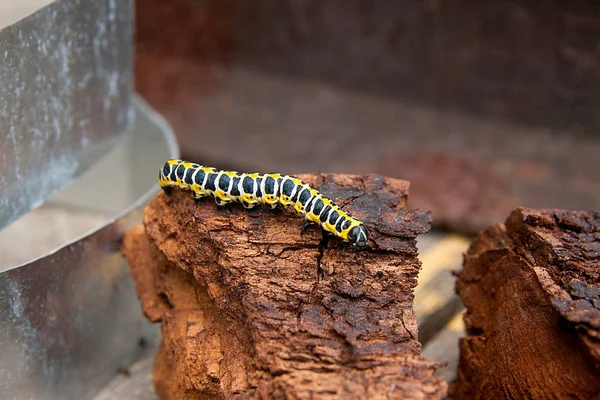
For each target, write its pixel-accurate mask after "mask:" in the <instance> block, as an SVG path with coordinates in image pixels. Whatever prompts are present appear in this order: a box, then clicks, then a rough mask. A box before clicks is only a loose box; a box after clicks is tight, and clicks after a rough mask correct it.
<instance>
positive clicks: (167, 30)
mask: <svg viewBox="0 0 600 400" xmlns="http://www.w3.org/2000/svg"><path fill="white" fill-rule="evenodd" d="M136 21H137V26H138V28H137V40H138V44H139V45H138V51H140V52H141V53H143V54H147V53H154V54H156V52H160V53H161V54H162V55H166V56H174V57H190V58H193V59H194V60H195V61H196V63H197V64H202V63H212V62H234V63H236V64H237V65H243V66H246V67H250V68H254V69H257V70H260V71H264V72H266V73H267V74H270V75H280V76H284V77H291V78H292V79H314V80H319V81H326V82H330V83H333V84H335V85H340V86H342V87H345V88H350V89H352V90H357V89H358V90H361V91H368V92H374V93H380V94H383V95H385V96H393V97H397V96H400V97H404V98H407V99H410V100H414V101H419V102H421V101H423V102H426V103H429V104H432V105H436V106H442V107H450V108H457V109H461V110H468V111H473V112H478V113H482V114H485V115H490V116H498V117H501V118H503V119H505V118H507V119H510V120H513V121H522V122H527V123H536V124H542V125H548V124H550V125H551V126H554V125H557V124H558V125H563V126H565V125H571V124H578V125H583V126H586V125H589V128H590V129H588V130H589V131H593V127H595V128H597V127H598V126H600V119H599V117H598V113H597V112H596V110H598V108H600V91H598V90H597V88H598V87H599V86H600V55H599V54H598V52H597V42H598V40H600V9H598V7H596V6H595V5H593V2H589V1H582V0H576V1H569V2H567V1H555V2H548V1H545V2H536V1H526V2H507V1H503V0H486V1H479V2H473V1H468V0H461V1H457V2H443V1H428V2H414V1H407V0H404V1H394V0H366V1H365V0H333V1H328V2H322V1H320V0H303V1H292V0H283V1H282V0H260V1H253V2H247V1H242V0H227V1H223V0H176V1H171V2H160V1H156V0H142V1H139V2H137V13H136ZM190 72H191V71H190ZM194 75H196V76H201V75H202V70H200V71H198V74H194ZM205 78H206V79H207V80H210V76H207V77H205ZM192 79H194V77H193V76H192ZM151 80H152V75H146V76H144V77H141V76H139V77H138V82H140V81H143V82H149V81H151ZM142 93H144V92H143V91H142Z"/></svg>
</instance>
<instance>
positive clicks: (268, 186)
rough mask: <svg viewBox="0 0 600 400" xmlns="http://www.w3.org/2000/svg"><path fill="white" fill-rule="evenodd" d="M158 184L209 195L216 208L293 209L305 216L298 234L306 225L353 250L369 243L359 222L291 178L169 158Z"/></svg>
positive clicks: (312, 189) (167, 191) (316, 192)
mask: <svg viewBox="0 0 600 400" xmlns="http://www.w3.org/2000/svg"><path fill="white" fill-rule="evenodd" d="M158 184H159V186H160V187H161V188H162V189H163V190H164V191H165V192H166V193H167V194H169V193H170V191H171V189H172V188H173V187H179V188H180V189H184V190H191V191H192V192H193V197H194V199H196V200H200V199H201V198H203V197H205V196H212V197H214V199H215V202H216V203H217V205H219V206H224V205H226V204H229V203H232V202H239V203H241V204H242V205H243V206H244V207H245V208H248V209H249V208H253V207H254V206H256V205H257V204H265V205H268V206H271V208H276V207H277V206H278V205H281V206H284V207H293V208H294V209H295V210H296V212H297V213H298V214H301V215H304V217H305V223H304V225H303V226H302V230H301V232H300V234H303V233H304V230H305V228H306V227H307V226H308V225H310V224H318V225H320V226H321V228H322V230H323V235H324V238H325V235H326V234H327V233H329V234H332V235H334V236H337V237H339V238H341V239H342V240H343V241H345V242H350V243H352V244H353V245H354V246H357V247H364V246H366V245H367V241H368V240H369V236H368V233H367V229H366V228H365V226H364V225H363V223H362V222H360V221H359V220H357V219H355V218H353V217H352V216H351V215H350V214H349V213H347V212H345V211H344V210H342V209H341V208H340V207H338V206H337V205H336V204H334V203H333V201H332V200H331V199H328V198H327V197H325V196H323V195H322V194H321V193H319V192H318V191H317V190H316V189H315V188H313V187H312V186H311V185H309V184H308V183H305V182H303V181H302V180H300V179H298V178H296V177H294V176H290V175H282V174H258V173H249V174H246V173H239V172H236V171H224V170H220V169H217V168H212V167H207V166H203V165H199V164H195V163H191V162H188V161H183V160H177V159H171V160H168V161H167V162H166V163H165V164H164V166H163V167H162V168H161V169H160V172H159V176H158Z"/></svg>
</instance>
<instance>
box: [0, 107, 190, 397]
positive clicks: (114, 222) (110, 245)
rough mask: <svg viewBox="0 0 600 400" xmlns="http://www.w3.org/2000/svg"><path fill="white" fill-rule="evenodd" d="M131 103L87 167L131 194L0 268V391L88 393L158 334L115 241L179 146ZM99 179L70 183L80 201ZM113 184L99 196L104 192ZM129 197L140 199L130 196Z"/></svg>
mask: <svg viewBox="0 0 600 400" xmlns="http://www.w3.org/2000/svg"><path fill="white" fill-rule="evenodd" d="M136 104H137V113H136V122H135V127H134V129H133V131H132V132H131V133H130V134H128V135H127V137H126V140H123V141H122V142H121V143H119V145H118V146H117V148H116V149H115V150H114V151H113V152H112V153H111V154H109V155H108V156H107V158H108V159H107V160H103V161H106V162H101V163H99V164H98V165H97V166H94V167H92V169H90V173H99V174H100V175H101V176H104V177H109V178H110V179H108V178H107V179H105V181H106V182H105V183H107V184H109V185H110V184H112V185H114V186H115V187H120V188H122V187H128V188H129V196H124V197H121V198H120V199H121V200H122V201H123V202H126V204H124V205H123V208H122V210H123V211H121V212H120V213H119V214H118V215H116V216H115V217H113V218H111V219H109V220H108V221H106V224H105V225H104V226H103V227H101V228H100V229H98V230H96V231H95V232H92V233H90V234H88V235H84V236H83V237H81V238H79V239H75V240H74V241H73V242H72V243H71V244H69V245H67V246H65V247H62V248H60V249H58V250H56V251H55V252H53V253H52V254H50V255H47V256H45V257H41V258H38V259H37V260H35V261H32V262H31V263H29V264H25V265H21V266H18V267H14V268H12V269H9V270H7V271H5V272H4V273H0V397H1V398H2V399H25V398H31V399H41V398H44V399H85V398H90V397H92V396H93V395H94V394H95V393H96V392H98V390H99V389H101V388H102V387H103V386H104V385H106V384H107V383H108V382H109V381H110V380H111V379H112V378H114V377H115V375H116V374H117V370H118V369H119V368H120V367H126V366H128V365H130V364H131V362H132V361H134V360H135V358H136V357H137V356H138V355H139V354H140V353H141V351H142V347H143V346H142V344H143V343H144V342H146V343H149V342H151V341H152V340H153V338H154V337H155V335H156V330H155V329H156V328H152V327H151V326H150V325H149V324H148V323H147V322H146V320H145V319H144V317H143V316H142V313H141V309H140V306H139V302H138V301H137V299H136V296H135V292H134V290H133V283H132V281H131V279H130V275H129V270H128V266H127V263H126V261H125V259H124V258H123V257H122V256H121V255H120V254H119V247H120V240H121V237H122V234H123V233H124V232H125V231H126V230H128V229H129V228H131V227H132V226H133V225H134V224H137V223H140V221H141V211H142V210H141V208H142V206H143V205H144V204H146V202H147V201H148V200H149V199H150V198H151V197H152V196H154V195H155V193H156V192H157V191H158V187H157V185H156V176H155V175H156V174H155V170H157V163H158V165H160V164H161V163H162V161H161V160H164V159H166V158H169V157H176V156H177V155H178V151H177V148H176V144H175V141H174V138H173V135H172V133H171V131H170V129H169V127H168V126H167V125H166V123H164V121H163V120H162V119H160V118H158V117H157V116H156V115H152V112H151V111H150V110H149V109H148V108H147V106H146V105H144V104H143V103H140V102H136ZM114 154H116V156H114V157H112V158H111V156H112V155H114ZM119 154H120V155H119ZM124 154H125V155H127V156H125V157H124V156H123V155H124ZM95 168H101V169H103V170H100V171H94V169H95ZM132 182H135V184H131V183H132ZM97 184H99V182H98V181H96V180H91V179H86V178H85V177H82V178H81V179H79V180H77V181H76V182H74V184H73V188H69V189H68V190H74V191H75V192H77V193H80V198H79V199H78V202H80V203H82V204H85V203H86V201H87V200H90V199H91V198H93V197H96V196H97V194H96V193H95V192H94V191H93V190H86V189H89V188H91V187H93V186H95V185H97ZM149 188H151V189H150V190H149ZM72 193H74V192H72ZM110 193H111V192H110V191H107V192H106V193H105V194H104V196H103V198H104V199H108V200H107V201H110V199H111V194H110ZM129 197H133V198H135V199H137V201H135V202H134V203H133V204H132V203H131V202H127V201H128V200H129ZM117 198H119V197H117ZM56 201H57V202H60V201H61V197H60V196H57V200H56ZM17 239H20V240H22V241H27V237H22V238H17ZM17 241H18V240H17Z"/></svg>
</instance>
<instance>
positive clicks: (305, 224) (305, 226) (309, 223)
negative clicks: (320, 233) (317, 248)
mask: <svg viewBox="0 0 600 400" xmlns="http://www.w3.org/2000/svg"><path fill="white" fill-rule="evenodd" d="M313 224H314V222H312V221H308V220H306V221H304V225H302V229H301V230H300V236H302V235H304V231H305V230H306V228H308V227H309V226H311V225H313Z"/></svg>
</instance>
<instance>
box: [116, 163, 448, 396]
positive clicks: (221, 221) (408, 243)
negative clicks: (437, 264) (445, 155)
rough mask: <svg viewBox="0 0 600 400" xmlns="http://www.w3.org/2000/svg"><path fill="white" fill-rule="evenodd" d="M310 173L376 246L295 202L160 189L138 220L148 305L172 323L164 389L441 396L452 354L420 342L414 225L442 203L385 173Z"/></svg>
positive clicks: (133, 235) (131, 252) (135, 257)
mask: <svg viewBox="0 0 600 400" xmlns="http://www.w3.org/2000/svg"><path fill="white" fill-rule="evenodd" d="M299 177H300V178H301V179H303V180H305V181H307V182H309V183H312V184H313V185H315V186H320V188H319V190H320V191H321V192H322V193H323V194H324V195H326V196H328V197H330V198H331V199H333V200H334V201H336V202H337V204H339V205H340V206H341V207H343V208H344V209H345V210H347V211H350V212H351V213H352V215H353V216H354V217H356V218H358V219H361V220H362V221H363V222H364V223H365V225H366V227H367V228H368V230H369V234H370V239H371V240H370V242H369V245H368V248H367V249H366V250H356V249H355V248H353V247H352V246H344V245H343V244H342V243H341V242H340V241H339V240H337V239H335V238H332V239H331V240H330V241H329V243H328V245H327V247H326V248H324V249H320V248H319V242H320V240H321V232H320V229H319V228H317V227H314V228H311V227H309V228H308V229H307V231H306V232H305V234H304V235H303V236H300V229H301V227H302V224H303V219H302V218H300V217H299V216H298V215H296V214H295V213H294V212H292V211H290V210H271V209H269V208H264V207H257V208H255V209H252V210H245V209H243V208H242V207H241V206H240V205H238V204H232V205H228V206H225V207H218V206H217V205H216V204H215V203H214V202H213V201H212V200H210V199H206V200H203V201H201V202H200V203H199V204H196V203H195V202H194V201H193V199H192V196H191V194H190V193H189V192H183V191H179V190H174V191H173V192H172V193H171V195H166V194H165V193H161V194H159V195H158V196H157V197H156V198H155V199H154V200H153V201H152V202H151V204H150V205H149V206H148V207H147V208H146V210H145V212H144V227H143V228H142V227H137V228H134V229H133V230H131V231H130V232H128V233H127V235H126V236H125V240H124V245H123V252H124V254H125V255H126V257H127V258H128V260H129V262H130V265H131V271H132V274H133V277H134V280H135V284H136V290H137V292H138V295H139V298H140V300H141V304H142V308H143V311H144V313H145V315H146V316H147V317H148V318H149V319H150V320H151V321H153V322H160V323H161V324H162V343H161V347H160V351H159V353H158V354H157V356H156V359H155V364H154V373H153V375H154V385H155V389H156V392H157V393H158V394H159V395H160V396H161V397H163V398H165V399H200V398H202V399H204V398H213V399H230V398H237V399H273V398H275V399H284V398H285V399H307V398H314V399H342V398H343V399H387V398H406V399H442V398H444V397H445V396H446V384H445V382H443V380H442V379H441V378H438V377H434V373H435V370H436V368H438V367H440V366H441V364H439V363H436V362H433V361H428V360H425V359H424V358H423V357H422V356H421V346H420V344H419V342H418V341H417V337H418V334H417V323H416V319H415V315H414V311H413V307H412V306H413V295H412V290H413V289H414V287H415V286H416V284H417V274H418V271H419V268H420V262H419V261H418V259H417V249H416V241H415V238H416V236H417V235H418V234H421V233H425V232H427V231H428V230H429V222H430V216H429V214H427V213H422V212H419V211H408V210H406V208H405V206H406V201H407V196H408V183H407V182H405V181H400V180H395V179H388V178H384V177H381V176H362V177H361V176H351V175H322V176H319V177H315V176H312V175H305V176H299Z"/></svg>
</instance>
